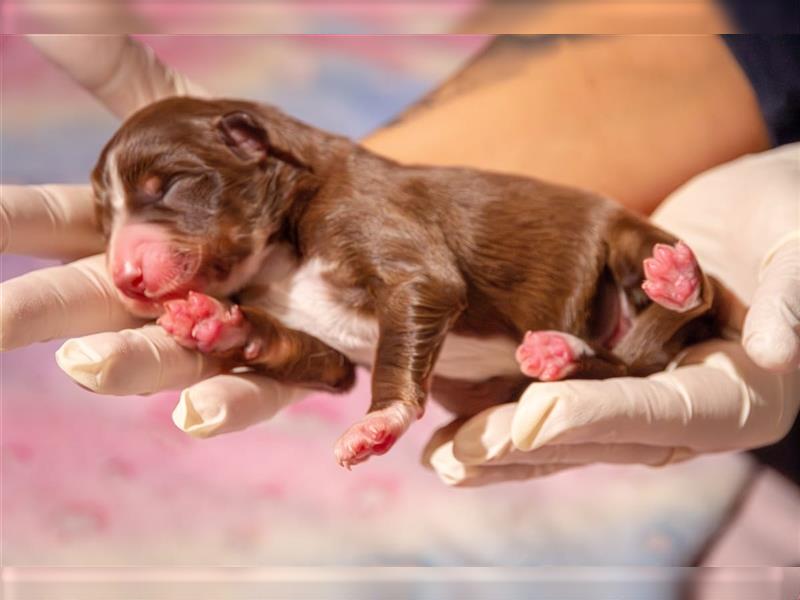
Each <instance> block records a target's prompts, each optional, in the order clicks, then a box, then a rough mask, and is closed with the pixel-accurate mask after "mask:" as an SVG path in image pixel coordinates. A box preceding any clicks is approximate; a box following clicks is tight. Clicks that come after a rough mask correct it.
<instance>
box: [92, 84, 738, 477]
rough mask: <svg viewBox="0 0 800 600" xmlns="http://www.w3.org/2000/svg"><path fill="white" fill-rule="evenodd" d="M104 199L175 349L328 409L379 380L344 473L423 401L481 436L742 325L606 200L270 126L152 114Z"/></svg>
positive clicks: (210, 109)
mask: <svg viewBox="0 0 800 600" xmlns="http://www.w3.org/2000/svg"><path fill="white" fill-rule="evenodd" d="M467 134H468V132H465V135H467ZM92 181H93V184H94V189H95V194H96V197H97V200H98V205H97V206H98V216H99V220H100V222H101V223H102V226H103V229H104V231H105V233H106V235H107V236H108V260H109V268H110V270H111V274H112V276H113V279H114V282H115V284H116V285H117V287H118V288H119V290H120V291H121V292H122V294H124V296H125V297H126V298H127V301H128V303H129V305H130V307H131V310H132V311H134V312H136V313H137V314H140V315H150V316H155V315H159V314H160V315H161V317H160V319H159V323H160V324H161V325H162V326H163V327H164V329H166V330H167V331H168V332H169V333H170V334H172V335H173V336H174V337H175V339H176V340H177V341H178V342H179V343H180V344H182V345H183V346H186V347H188V348H196V349H197V350H199V351H201V352H207V353H212V354H214V355H218V356H220V357H222V358H224V359H225V361H226V364H227V365H228V366H229V367H231V368H232V367H235V366H245V365H246V366H249V367H251V368H252V369H254V370H256V371H258V372H261V373H263V374H266V375H269V376H271V377H274V378H275V379H277V380H280V381H283V382H286V383H291V384H298V385H305V386H311V387H317V388H322V389H326V390H332V391H345V390H347V389H348V388H350V387H351V386H352V384H353V381H354V365H355V364H363V365H367V366H370V367H371V369H372V404H371V406H370V408H369V412H368V414H367V415H366V416H365V417H364V418H363V419H362V420H361V421H360V422H358V423H357V424H355V425H353V426H352V427H351V428H350V429H349V430H348V431H347V432H346V433H345V434H344V435H343V436H342V437H341V439H340V440H339V441H338V442H337V445H336V449H335V453H336V457H337V459H338V461H339V462H340V464H342V465H344V466H346V467H348V468H349V467H350V466H351V465H354V464H357V463H359V462H362V461H364V460H366V459H367V458H368V457H369V456H371V455H373V454H383V453H385V452H386V451H387V450H389V448H390V447H391V446H392V444H394V442H395V441H396V440H397V439H398V438H399V437H400V436H401V435H402V434H403V432H404V431H405V430H406V429H407V428H408V426H409V425H410V423H411V422H412V421H413V420H414V419H416V418H419V417H420V416H421V415H422V412H423V407H424V403H425V399H426V397H427V396H428V394H429V393H431V394H432V395H433V396H434V397H435V398H436V399H437V400H439V401H440V402H442V403H443V404H444V405H445V406H446V407H447V408H449V409H450V410H452V411H453V412H455V413H456V414H460V415H470V414H474V413H475V412H477V411H479V410H481V409H483V408H485V407H487V406H489V405H491V404H498V403H504V402H511V401H514V400H516V399H517V398H518V396H519V394H520V393H521V391H522V390H523V389H524V388H525V387H526V385H528V384H529V383H530V381H531V380H534V379H535V380H541V381H553V380H558V379H563V378H566V377H573V378H574V377H588V378H598V379H599V378H607V377H615V376H621V375H647V374H649V373H652V372H655V371H658V370H660V369H662V368H663V367H664V366H665V365H666V364H667V363H668V361H669V360H670V359H671V358H672V357H673V356H674V355H675V354H676V353H677V352H678V350H679V349H681V348H682V347H683V346H685V345H686V344H688V343H690V342H694V341H698V340H700V339H703V338H706V337H710V336H711V335H714V334H715V333H717V331H718V329H719V323H720V322H721V321H724V320H725V319H726V318H727V317H725V318H723V316H724V315H723V313H724V314H727V312H726V311H723V310H722V308H723V307H722V306H721V303H720V299H721V298H722V297H723V294H722V292H723V290H722V288H720V287H719V284H718V283H717V282H716V281H714V280H713V279H711V278H709V277H705V276H704V275H703V273H702V272H701V270H700V269H699V268H698V265H697V261H696V260H695V258H694V256H693V255H692V252H691V250H690V249H689V248H688V247H687V246H686V245H684V244H682V243H681V242H679V241H678V240H677V239H675V238H674V237H673V236H671V235H669V234H668V233H665V232H664V231H661V230H660V229H658V228H656V227H654V226H653V225H651V224H649V223H648V222H646V221H644V220H642V219H640V218H637V217H636V216H634V215H632V214H630V213H628V212H626V211H625V210H624V209H622V208H621V207H620V206H618V205H617V204H615V203H613V202H611V201H609V200H606V199H604V198H601V197H598V196H595V195H592V194H589V193H586V192H583V191H579V190H574V189H569V188H566V187H561V186H557V185H552V184H548V183H544V182H541V181H535V180H532V179H527V178H523V177H515V176H511V175H501V174H497V173H487V172H481V171H478V170H475V169H466V168H434V167H425V166H405V165H400V164H397V163H395V162H392V161H390V160H387V159H385V158H382V157H380V156H377V155H375V154H373V153H371V152H369V151H367V150H366V149H364V148H362V147H361V146H359V145H358V144H355V143H354V142H352V141H350V140H348V139H346V138H343V137H340V136H336V135H332V134H329V133H326V132H324V131H320V130H318V129H316V128H314V127H310V126H308V125H305V124H303V123H301V122H299V121H297V120H295V119H292V118H290V117H288V116H286V115H284V114H283V113H281V112H279V111H278V110H276V109H275V108H272V107H269V106H264V105H259V104H254V103H250V102H243V101H236V100H213V101H210V100H198V99H191V98H172V99H168V100H164V101H162V102H158V103H155V104H153V105H150V106H148V107H146V108H144V109H143V110H141V111H139V112H138V113H136V114H135V115H133V116H132V117H131V118H130V119H128V120H127V121H126V122H125V124H124V125H123V126H122V127H121V129H120V130H119V131H118V132H117V133H116V134H115V135H114V137H113V138H112V139H111V141H110V142H109V143H108V144H107V145H106V147H105V148H104V149H103V152H102V154H101V156H100V159H99V162H98V163H97V167H96V168H95V170H94V172H93V175H92Z"/></svg>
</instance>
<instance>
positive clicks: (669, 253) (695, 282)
mask: <svg viewBox="0 0 800 600" xmlns="http://www.w3.org/2000/svg"><path fill="white" fill-rule="evenodd" d="M644 274H645V280H644V282H643V283H642V289H643V290H644V292H645V294H647V296H648V297H649V298H650V299H651V300H652V301H653V302H655V303H657V304H660V305H661V306H663V307H665V308H669V309H670V310H674V311H677V312H685V311H687V310H691V309H693V308H695V307H696V306H697V305H698V304H700V268H699V267H698V266H697V259H696V258H695V257H694V253H693V252H692V251H691V249H690V248H689V246H687V245H686V244H684V243H683V242H678V243H676V244H675V245H674V246H668V245H666V244H656V245H655V247H654V248H653V256H652V257H651V258H648V259H645V261H644Z"/></svg>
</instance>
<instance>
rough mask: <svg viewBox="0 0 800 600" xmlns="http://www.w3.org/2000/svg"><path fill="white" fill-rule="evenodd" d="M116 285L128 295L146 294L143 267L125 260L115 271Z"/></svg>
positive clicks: (139, 296)
mask: <svg viewBox="0 0 800 600" xmlns="http://www.w3.org/2000/svg"><path fill="white" fill-rule="evenodd" d="M114 285H116V286H117V287H118V288H119V290H120V291H121V292H122V293H123V294H125V295H126V296H131V297H132V298H141V297H142V296H143V295H144V291H145V290H144V276H143V275H142V269H141V267H139V266H137V265H135V264H133V263H132V262H130V261H127V260H126V261H125V262H124V263H123V264H122V268H121V269H119V270H117V271H116V272H115V273H114Z"/></svg>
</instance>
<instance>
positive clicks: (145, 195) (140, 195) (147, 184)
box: [136, 175, 178, 204]
mask: <svg viewBox="0 0 800 600" xmlns="http://www.w3.org/2000/svg"><path fill="white" fill-rule="evenodd" d="M177 180H178V177H177V176H171V177H166V176H163V175H147V176H145V177H143V178H142V180H141V182H140V183H139V186H138V188H137V190H136V192H137V193H136V196H137V200H139V202H141V203H142V204H155V203H156V202H160V201H161V200H163V198H164V196H165V195H166V194H167V192H168V191H169V189H170V188H171V187H172V186H173V185H174V184H175V182H176V181H177Z"/></svg>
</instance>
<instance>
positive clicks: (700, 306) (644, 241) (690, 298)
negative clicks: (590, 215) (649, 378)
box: [607, 215, 717, 375]
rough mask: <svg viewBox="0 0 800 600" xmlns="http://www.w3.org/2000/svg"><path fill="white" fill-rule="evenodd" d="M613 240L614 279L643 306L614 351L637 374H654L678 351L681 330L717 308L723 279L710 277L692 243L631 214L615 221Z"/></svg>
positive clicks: (636, 304)
mask: <svg viewBox="0 0 800 600" xmlns="http://www.w3.org/2000/svg"><path fill="white" fill-rule="evenodd" d="M607 243H608V266H609V268H610V270H611V272H612V274H613V276H614V279H615V280H616V282H617V285H619V286H620V288H621V289H623V290H625V292H626V295H627V297H628V299H629V301H630V302H631V304H632V305H633V306H634V307H635V308H637V309H638V313H637V314H636V316H635V317H634V318H633V320H632V322H631V324H630V329H629V330H628V331H627V333H626V334H625V335H624V336H623V337H622V338H621V340H620V341H619V342H618V343H617V345H616V346H615V347H614V354H615V355H617V356H618V357H619V358H620V359H621V360H622V361H623V362H624V363H626V364H627V365H628V367H629V369H630V372H631V374H633V375H648V374H650V373H653V372H655V371H658V370H660V369H662V368H663V367H664V366H666V364H667V363H668V362H669V360H670V359H671V358H672V356H673V355H674V354H675V352H676V351H677V350H678V348H679V346H680V343H679V340H678V338H677V337H676V334H678V332H679V331H681V330H682V329H683V328H685V327H686V326H687V325H688V324H689V323H690V322H691V321H693V320H695V319H697V318H698V317H700V316H702V315H704V314H706V313H708V312H709V311H710V310H712V307H714V309H715V310H716V307H717V304H715V302H714V298H715V295H716V293H715V290H716V288H717V282H716V281H714V280H711V279H710V278H708V277H706V276H705V274H704V273H703V272H702V270H701V269H700V267H699V266H698V264H697V261H696V260H695V258H694V255H693V254H692V251H691V250H690V249H689V248H688V246H686V245H685V244H683V243H682V242H679V241H678V240H677V239H676V238H674V237H673V236H671V235H669V234H668V233H666V232H664V231H661V230H660V229H658V228H657V227H655V226H654V225H652V224H650V223H647V222H646V221H643V220H641V219H637V218H635V217H633V216H631V215H624V216H622V217H621V218H620V219H619V220H618V221H616V222H615V223H614V224H613V225H612V227H611V228H610V233H609V236H608V239H607Z"/></svg>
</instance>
